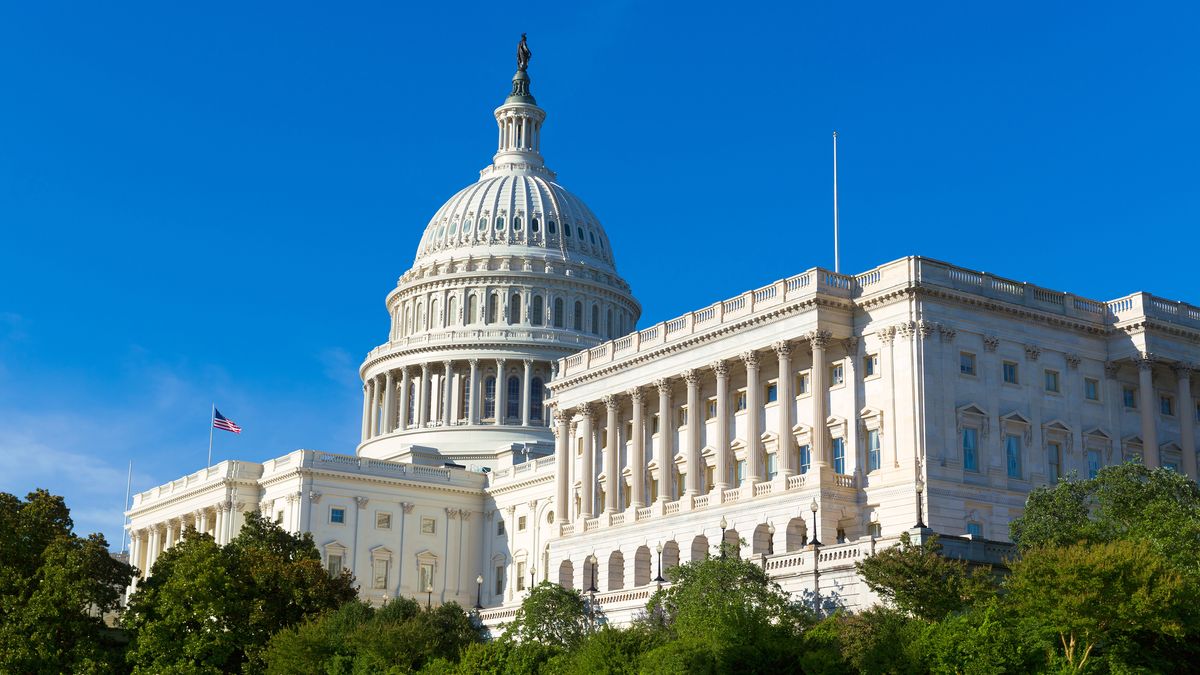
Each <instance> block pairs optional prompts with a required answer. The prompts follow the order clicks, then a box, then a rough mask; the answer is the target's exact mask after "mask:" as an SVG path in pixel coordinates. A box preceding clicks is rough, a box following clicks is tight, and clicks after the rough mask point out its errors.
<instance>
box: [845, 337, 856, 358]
mask: <svg viewBox="0 0 1200 675" xmlns="http://www.w3.org/2000/svg"><path fill="white" fill-rule="evenodd" d="M845 342H846V353H847V354H849V355H851V356H853V355H855V354H858V342H859V337H858V336H857V335H851V336H850V337H848V338H846V340H845Z"/></svg>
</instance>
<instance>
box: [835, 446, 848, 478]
mask: <svg viewBox="0 0 1200 675" xmlns="http://www.w3.org/2000/svg"><path fill="white" fill-rule="evenodd" d="M833 472H834V473H838V474H844V473H846V440H845V439H843V438H835V439H833Z"/></svg>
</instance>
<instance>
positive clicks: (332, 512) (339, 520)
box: [329, 506, 346, 525]
mask: <svg viewBox="0 0 1200 675" xmlns="http://www.w3.org/2000/svg"><path fill="white" fill-rule="evenodd" d="M329 522H331V523H333V524H335V525H345V524H346V509H343V508H341V507H338V506H335V507H333V508H332V509H329Z"/></svg>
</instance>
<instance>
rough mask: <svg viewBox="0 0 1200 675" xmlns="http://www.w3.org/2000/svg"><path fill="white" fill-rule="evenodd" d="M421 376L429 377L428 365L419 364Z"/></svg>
mask: <svg viewBox="0 0 1200 675" xmlns="http://www.w3.org/2000/svg"><path fill="white" fill-rule="evenodd" d="M421 375H422V376H426V375H429V364H428V363H422V364H421Z"/></svg>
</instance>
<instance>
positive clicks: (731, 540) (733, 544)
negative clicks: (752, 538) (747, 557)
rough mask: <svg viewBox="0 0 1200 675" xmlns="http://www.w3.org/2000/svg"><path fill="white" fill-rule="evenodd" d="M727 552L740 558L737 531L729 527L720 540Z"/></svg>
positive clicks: (740, 545)
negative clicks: (727, 549) (726, 547)
mask: <svg viewBox="0 0 1200 675" xmlns="http://www.w3.org/2000/svg"><path fill="white" fill-rule="evenodd" d="M722 541H723V543H724V544H725V545H727V546H728V547H729V550H730V551H731V552H732V553H733V554H734V555H736V556H737V557H739V558H740V557H742V541H741V535H740V534H738V531H737V530H735V529H734V528H732V527H730V528H728V529H726V530H725V538H724V539H723V540H722Z"/></svg>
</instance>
